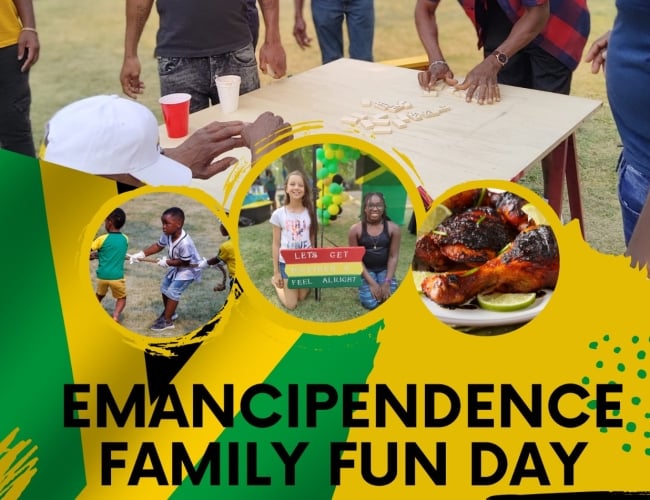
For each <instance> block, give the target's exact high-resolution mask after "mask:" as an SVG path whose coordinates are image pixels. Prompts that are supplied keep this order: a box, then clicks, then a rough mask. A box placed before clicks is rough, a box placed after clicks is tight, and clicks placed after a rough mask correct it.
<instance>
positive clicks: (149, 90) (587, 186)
mask: <svg viewBox="0 0 650 500" xmlns="http://www.w3.org/2000/svg"><path fill="white" fill-rule="evenodd" d="M307 3H308V2H307ZM280 6H281V9H280V16H281V34H282V40H283V44H284V47H285V50H286V52H287V61H288V72H289V73H290V74H296V73H300V72H302V71H304V70H307V69H309V68H313V67H315V66H318V65H319V64H320V52H319V50H318V45H317V43H316V41H315V39H314V41H313V43H312V47H311V48H309V49H307V50H301V49H300V48H299V47H298V46H297V44H296V43H295V40H294V39H293V37H292V35H291V31H292V27H293V1H292V0H280ZM413 6H414V3H413V2H407V3H406V4H405V3H401V2H394V1H392V0H376V1H375V9H376V29H375V44H374V54H375V59H376V60H377V61H381V60H387V59H397V58H400V57H405V56H412V55H419V54H422V53H423V52H424V51H423V49H422V46H421V44H420V40H419V39H418V36H417V33H416V31H415V28H414V22H413ZM589 7H590V9H591V12H592V36H591V39H590V43H591V41H592V40H593V39H595V38H596V37H597V36H600V35H601V34H602V33H603V32H604V31H605V30H607V29H608V28H609V27H610V26H611V24H612V21H613V17H614V13H615V6H614V3H613V2H610V1H605V0H592V1H591V2H590V4H589ZM35 9H36V15H37V21H38V29H39V36H40V40H41V46H42V49H41V59H40V61H39V62H38V63H37V65H36V66H35V67H34V69H33V71H32V73H31V86H32V92H33V106H32V121H33V129H34V135H35V137H36V141H37V143H38V142H40V140H41V139H42V136H43V130H44V126H45V123H46V121H47V120H48V119H49V117H50V116H52V114H53V113H54V112H55V111H56V110H58V109H60V108H61V107H63V106H64V105H65V104H68V103H70V102H72V101H74V100H77V99H80V98H82V97H86V96H90V95H95V94H103V93H114V94H121V87H120V84H119V72H120V68H121V64H122V55H123V38H124V24H125V21H124V11H125V7H124V3H123V2H115V1H114V0H94V1H93V2H90V3H84V4H83V6H81V4H80V3H79V2H78V1H76V0H37V1H35ZM305 14H306V19H307V21H308V23H309V26H308V30H309V34H310V35H311V36H312V38H315V35H314V29H313V26H312V25H311V20H310V16H309V12H306V13H305ZM438 14H439V15H438V18H439V26H440V31H441V34H440V40H441V45H442V47H443V50H444V54H445V57H446V59H447V60H448V61H449V62H450V64H451V66H452V68H453V69H454V71H455V72H456V73H457V74H459V75H463V74H465V73H467V71H469V69H471V68H472V67H473V65H475V64H476V63H477V62H478V61H479V60H480V53H479V51H478V50H477V48H476V38H475V34H474V31H473V28H472V26H471V24H470V22H469V20H468V19H467V18H466V16H465V14H464V13H463V11H462V9H461V8H460V7H459V6H458V3H457V2H454V1H451V0H450V1H446V2H441V4H440V7H439V9H438ZM157 24H158V23H157V15H156V13H155V12H154V13H152V16H151V19H150V20H149V22H148V23H147V26H146V28H145V32H144V34H143V37H142V41H141V43H140V48H139V53H140V59H141V62H142V65H143V79H144V81H145V84H146V90H145V95H144V96H142V97H141V98H140V101H141V102H142V103H143V104H145V105H146V106H148V107H149V108H150V109H151V110H152V111H154V113H155V114H156V115H157V117H158V118H159V119H160V118H161V117H160V110H159V105H158V102H157V99H158V97H159V84H158V76H157V71H156V64H155V60H154V58H153V49H154V44H155V31H156V28H157ZM590 43H589V44H590ZM589 44H588V46H589ZM268 81H269V80H268V78H266V77H263V78H262V83H263V84H266V83H267V82H268ZM572 93H573V94H574V95H577V96H584V97H589V98H594V99H599V100H602V101H603V102H604V106H603V107H602V109H600V110H599V111H598V112H596V113H595V115H594V116H593V117H592V118H591V119H589V120H587V121H586V123H584V124H583V126H582V127H581V128H580V129H579V131H578V144H577V147H578V155H579V159H580V169H581V179H582V196H583V204H584V209H585V230H586V239H587V241H588V242H589V243H590V244H591V245H592V246H593V247H594V248H595V249H597V250H599V251H601V252H604V253H612V254H620V253H622V252H623V250H624V244H623V235H622V229H621V220H620V209H619V207H618V201H617V196H616V179H615V175H614V166H615V159H616V157H617V155H618V152H619V148H618V147H617V145H618V142H619V139H618V135H617V132H616V128H615V126H614V123H613V121H612V118H611V113H610V110H609V107H608V105H607V99H606V95H605V86H604V81H603V78H602V75H598V76H594V75H592V74H591V73H590V72H589V68H588V65H587V64H582V65H581V66H580V67H579V68H578V70H576V72H575V74H574V81H573V90H572ZM558 111H559V112H561V110H558ZM539 172H540V169H539V168H537V167H533V168H531V169H530V170H529V172H528V173H527V174H526V175H525V176H524V178H523V179H522V180H521V182H522V184H524V185H526V186H528V187H530V188H531V189H533V190H534V191H536V192H538V193H539V192H541V179H540V175H539ZM565 205H566V203H565ZM567 217H568V214H566V213H565V218H567Z"/></svg>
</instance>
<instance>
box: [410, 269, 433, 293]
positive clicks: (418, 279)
mask: <svg viewBox="0 0 650 500" xmlns="http://www.w3.org/2000/svg"><path fill="white" fill-rule="evenodd" d="M434 274H436V273H434V272H431V271H413V283H415V288H416V290H417V291H418V293H423V292H422V288H420V285H421V284H422V281H424V278H428V277H429V276H432V275H434Z"/></svg>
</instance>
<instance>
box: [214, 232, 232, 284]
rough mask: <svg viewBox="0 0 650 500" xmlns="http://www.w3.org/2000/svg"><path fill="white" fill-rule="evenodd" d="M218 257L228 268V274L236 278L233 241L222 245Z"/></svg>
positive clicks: (227, 241)
mask: <svg viewBox="0 0 650 500" xmlns="http://www.w3.org/2000/svg"><path fill="white" fill-rule="evenodd" d="M217 257H219V258H220V259H221V260H223V261H224V262H225V263H226V265H227V266H228V274H229V275H230V276H235V268H236V266H235V245H233V244H232V240H230V239H228V240H226V241H224V242H223V243H222V244H221V247H219V253H218V254H217Z"/></svg>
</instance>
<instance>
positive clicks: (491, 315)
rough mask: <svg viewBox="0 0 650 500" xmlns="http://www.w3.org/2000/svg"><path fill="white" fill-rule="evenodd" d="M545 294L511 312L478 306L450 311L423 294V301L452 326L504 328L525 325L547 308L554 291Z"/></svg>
mask: <svg viewBox="0 0 650 500" xmlns="http://www.w3.org/2000/svg"><path fill="white" fill-rule="evenodd" d="M543 292H544V295H542V296H541V297H537V298H536V299H535V302H533V303H532V304H531V305H530V306H529V307H527V308H526V309H520V310H519V311H510V312H496V311H488V310H487V309H481V308H480V307H479V306H478V305H477V306H476V308H475V309H462V308H460V307H457V308H455V309H448V308H446V307H442V306H439V305H438V304H436V303H435V302H434V301H433V300H431V299H430V298H429V297H427V296H426V295H424V294H422V301H423V302H424V305H425V306H426V307H427V308H428V309H429V311H431V313H432V314H433V315H434V316H436V317H437V318H438V319H439V320H440V321H442V322H443V323H446V324H448V325H450V326H479V327H489V326H503V325H514V324H517V323H525V322H527V321H530V320H531V319H533V318H534V317H535V316H537V315H538V314H539V313H540V311H542V309H544V307H546V304H547V303H548V301H549V300H551V296H552V295H553V290H543Z"/></svg>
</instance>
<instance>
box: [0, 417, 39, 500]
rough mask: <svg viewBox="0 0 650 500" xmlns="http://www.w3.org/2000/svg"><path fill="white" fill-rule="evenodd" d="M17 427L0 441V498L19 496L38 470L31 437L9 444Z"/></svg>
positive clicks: (7, 499)
mask: <svg viewBox="0 0 650 500" xmlns="http://www.w3.org/2000/svg"><path fill="white" fill-rule="evenodd" d="M18 430H19V429H18V428H17V427H16V428H15V429H14V430H13V431H11V432H10V433H9V434H8V435H7V436H6V437H5V438H4V439H3V440H2V441H0V498H4V499H5V500H13V499H17V498H19V497H20V496H21V495H22V493H23V492H24V491H25V489H26V488H27V486H28V485H29V483H30V481H31V480H32V478H33V477H34V476H35V475H36V473H37V472H38V469H37V468H36V463H37V462H38V457H36V456H35V455H34V454H35V453H36V450H37V449H38V446H36V445H32V440H31V439H24V440H22V441H18V442H16V443H15V445H14V446H13V447H12V446H11V444H12V442H13V441H14V439H15V438H16V436H17V435H18Z"/></svg>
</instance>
